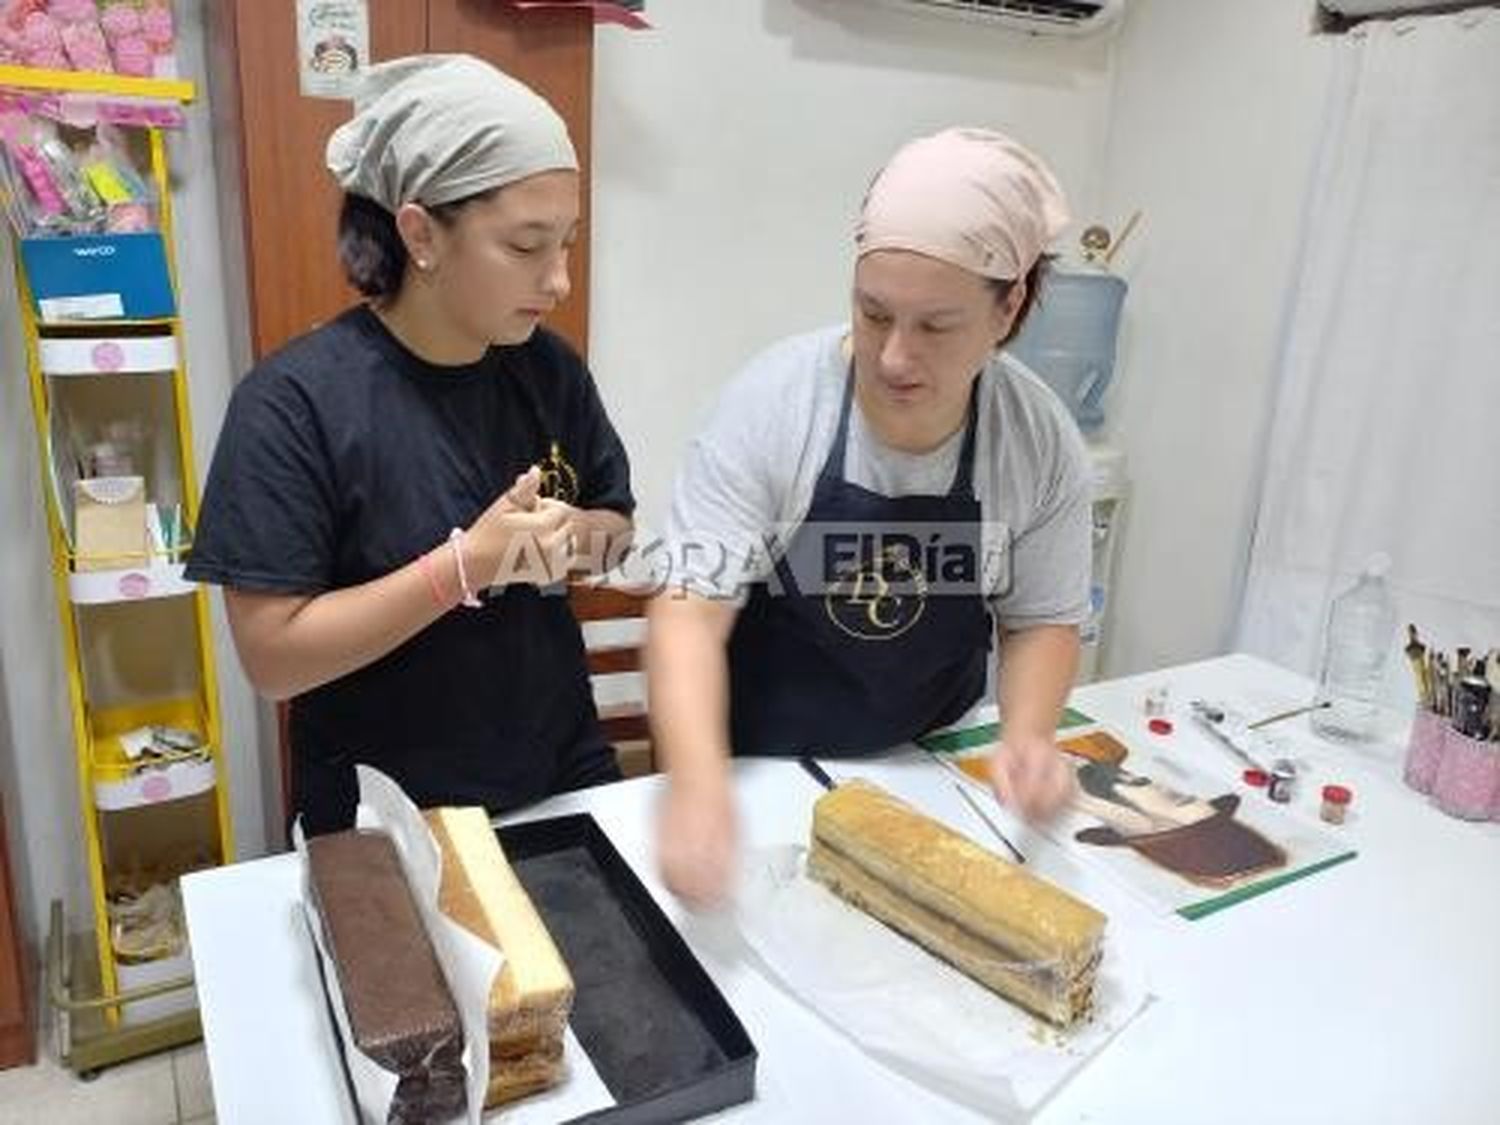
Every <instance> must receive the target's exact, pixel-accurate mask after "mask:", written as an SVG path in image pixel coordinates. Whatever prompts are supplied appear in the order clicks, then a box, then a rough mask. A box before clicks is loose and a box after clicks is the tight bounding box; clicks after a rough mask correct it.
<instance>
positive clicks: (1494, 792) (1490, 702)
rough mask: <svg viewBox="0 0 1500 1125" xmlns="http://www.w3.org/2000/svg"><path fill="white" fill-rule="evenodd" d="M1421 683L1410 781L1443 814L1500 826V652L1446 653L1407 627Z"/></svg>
mask: <svg viewBox="0 0 1500 1125" xmlns="http://www.w3.org/2000/svg"><path fill="white" fill-rule="evenodd" d="M1407 633H1408V638H1409V639H1408V643H1407V645H1406V658H1407V661H1408V662H1409V663H1410V665H1411V669H1412V676H1413V678H1414V679H1415V681H1416V688H1417V710H1416V714H1415V715H1414V716H1413V717H1412V725H1411V740H1410V742H1409V744H1408V746H1407V752H1406V766H1405V769H1404V771H1403V776H1404V777H1405V779H1406V784H1407V785H1409V786H1411V787H1412V788H1413V789H1415V790H1416V791H1417V792H1419V793H1429V794H1431V795H1432V800H1433V803H1434V804H1435V805H1437V807H1438V808H1440V809H1441V810H1442V811H1443V812H1445V813H1447V814H1448V815H1449V816H1456V817H1461V818H1462V819H1464V820H1490V819H1495V820H1500V649H1491V650H1490V652H1489V653H1488V655H1484V654H1482V653H1478V654H1476V650H1474V649H1470V648H1457V649H1454V650H1453V652H1452V653H1446V652H1439V651H1437V650H1436V649H1433V648H1430V647H1429V646H1427V645H1425V644H1423V643H1422V641H1421V639H1420V638H1419V637H1418V635H1417V627H1416V626H1415V625H1409V626H1407Z"/></svg>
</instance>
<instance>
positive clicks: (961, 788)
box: [926, 750, 1026, 863]
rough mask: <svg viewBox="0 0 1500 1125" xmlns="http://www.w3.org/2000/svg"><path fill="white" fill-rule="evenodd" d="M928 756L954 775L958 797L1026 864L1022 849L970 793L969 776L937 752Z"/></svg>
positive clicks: (1014, 855)
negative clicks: (1011, 840) (1001, 829)
mask: <svg viewBox="0 0 1500 1125" xmlns="http://www.w3.org/2000/svg"><path fill="white" fill-rule="evenodd" d="M926 754H927V756H928V757H929V758H931V759H932V760H933V761H934V762H936V763H937V764H938V765H940V766H942V767H943V769H944V770H946V771H947V772H948V773H950V774H952V775H953V779H954V780H953V788H955V789H957V790H958V795H959V796H960V797H962V798H963V799H964V804H966V805H968V806H969V808H970V809H972V810H973V812H974V815H975V816H977V817H978V818H979V819H980V820H982V821H983V822H984V826H985V827H986V828H988V829H989V830H990V832H991V833H992V834H993V835H994V837H995V839H997V840H999V841H1000V842H1001V843H1002V844H1004V845H1005V850H1006V851H1008V852H1010V854H1011V855H1012V856H1013V857H1014V858H1015V861H1016V862H1017V863H1025V862H1026V857H1025V856H1024V855H1022V854H1021V849H1020V848H1018V847H1016V846H1015V845H1014V844H1012V843H1011V842H1010V838H1009V837H1008V836H1006V834H1005V833H1004V832H1002V831H1000V826H999V825H998V824H996V823H995V822H994V820H993V819H992V818H991V817H989V816H987V815H986V814H985V811H984V810H983V809H982V808H980V807H979V802H978V801H977V800H975V798H974V795H973V794H972V793H970V792H969V775H968V774H966V773H964V771H963V770H961V769H959V768H958V767H957V766H955V765H954V764H953V763H952V762H950V761H948V759H946V758H944V757H943V756H942V755H941V754H938V753H936V752H935V751H932V750H928V751H926Z"/></svg>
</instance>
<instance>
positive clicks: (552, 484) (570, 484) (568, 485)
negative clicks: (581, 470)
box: [538, 441, 578, 504]
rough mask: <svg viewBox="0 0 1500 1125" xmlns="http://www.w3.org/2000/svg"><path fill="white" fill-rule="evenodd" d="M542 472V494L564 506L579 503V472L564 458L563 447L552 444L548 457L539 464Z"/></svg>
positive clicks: (555, 443)
mask: <svg viewBox="0 0 1500 1125" xmlns="http://www.w3.org/2000/svg"><path fill="white" fill-rule="evenodd" d="M538 465H539V467H540V468H541V470H542V487H541V494H542V495H543V496H545V497H546V498H547V499H549V500H561V501H562V502H563V503H564V504H576V503H578V472H577V470H575V469H574V468H573V466H572V465H571V464H569V463H568V459H567V457H565V456H563V451H562V445H561V444H560V443H558V442H555V441H554V442H552V443H551V445H550V447H549V448H548V450H547V456H546V457H543V458H542V460H541V461H540V462H538Z"/></svg>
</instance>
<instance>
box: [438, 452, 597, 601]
mask: <svg viewBox="0 0 1500 1125" xmlns="http://www.w3.org/2000/svg"><path fill="white" fill-rule="evenodd" d="M541 485H542V472H541V470H540V469H539V468H537V467H536V466H535V465H533V466H532V467H531V468H530V469H528V470H527V471H526V472H524V473H522V474H521V475H520V476H519V477H517V478H516V482H515V484H513V485H511V486H510V488H508V489H507V490H506V491H505V493H504V495H502V496H501V497H500V498H499V499H498V500H496V501H495V502H494V503H493V504H491V505H490V506H489V507H488V508H487V509H485V511H484V513H483V514H482V515H480V517H479V518H478V519H477V520H475V521H474V523H473V524H472V525H471V526H470V527H469V529H468V531H467V532H465V534H464V559H465V563H466V564H467V567H466V569H468V571H469V572H470V573H471V575H472V579H471V580H472V581H476V582H477V583H478V584H477V585H475V587H474V589H475V590H476V592H477V591H478V590H481V589H484V588H485V587H487V586H506V585H512V584H517V583H532V584H535V585H538V586H546V585H550V584H552V583H553V582H557V581H560V580H561V579H562V578H563V577H564V576H565V575H566V574H567V570H568V564H569V561H570V558H571V555H572V544H570V543H569V541H568V540H569V537H570V534H571V531H572V527H571V511H572V509H570V508H567V507H566V506H565V505H551V504H542V503H540V502H539V500H538V494H539V492H540V489H541Z"/></svg>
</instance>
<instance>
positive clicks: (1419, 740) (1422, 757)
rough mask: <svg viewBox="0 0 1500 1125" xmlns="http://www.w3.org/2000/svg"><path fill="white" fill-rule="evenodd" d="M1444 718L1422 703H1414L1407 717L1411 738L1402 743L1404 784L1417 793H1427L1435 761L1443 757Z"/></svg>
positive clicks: (1435, 765) (1446, 724)
mask: <svg viewBox="0 0 1500 1125" xmlns="http://www.w3.org/2000/svg"><path fill="white" fill-rule="evenodd" d="M1447 730H1448V723H1447V720H1445V719H1444V718H1442V716H1440V715H1435V714H1433V713H1432V712H1431V711H1429V710H1428V709H1427V708H1425V707H1418V708H1417V712H1416V714H1415V715H1413V716H1412V720H1411V738H1410V740H1409V741H1408V743H1407V746H1406V769H1405V770H1404V771H1403V774H1402V776H1403V777H1404V778H1405V779H1406V784H1408V785H1410V786H1411V787H1412V788H1413V789H1415V790H1416V791H1417V792H1418V793H1431V792H1432V782H1433V779H1434V778H1436V777H1437V771H1438V763H1439V762H1441V761H1442V760H1443V745H1444V741H1445V739H1446V732H1447Z"/></svg>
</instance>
